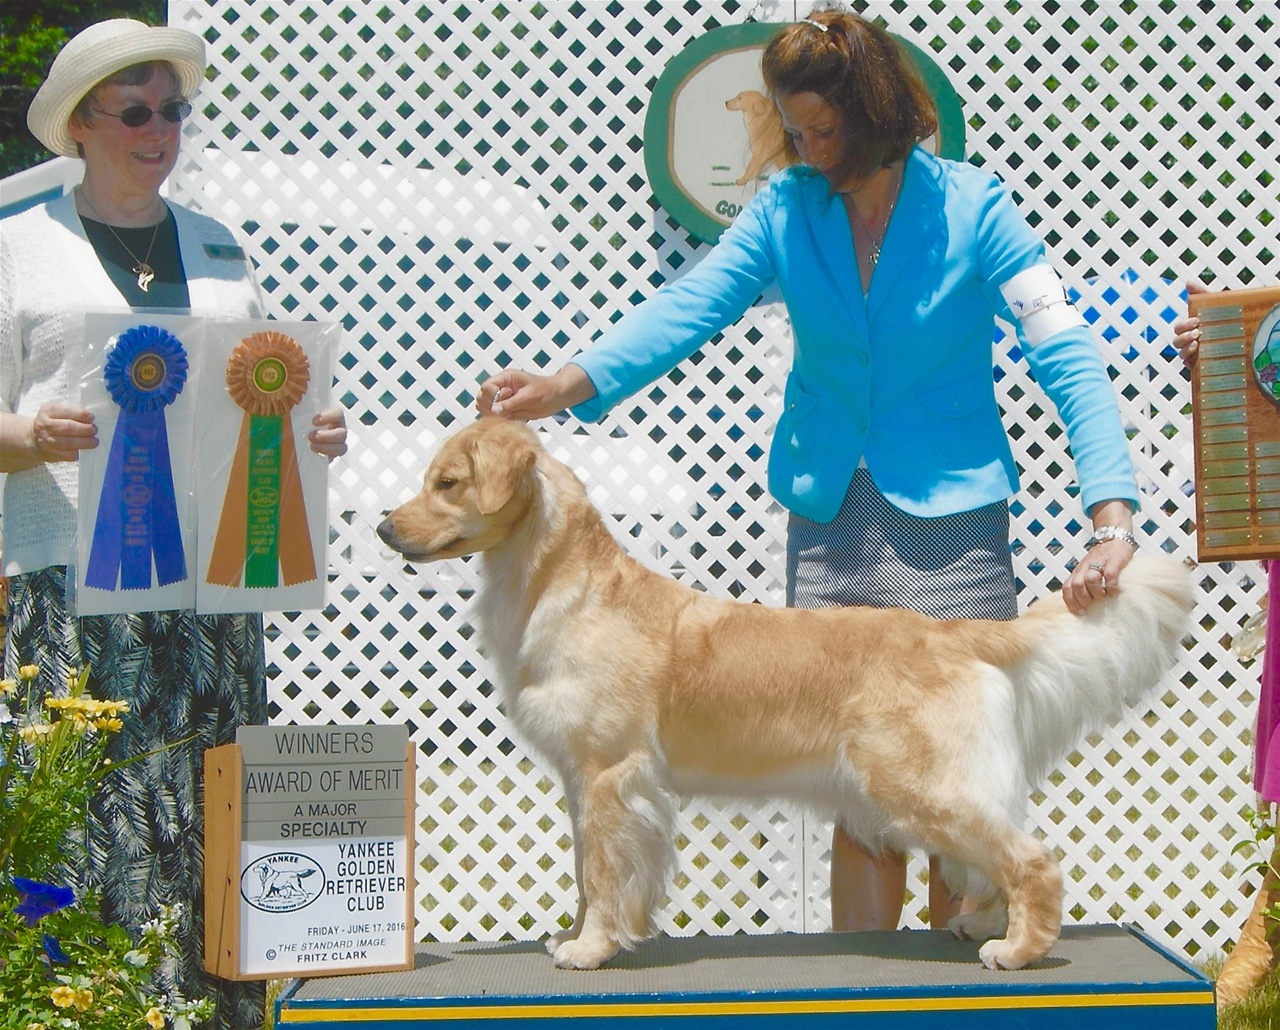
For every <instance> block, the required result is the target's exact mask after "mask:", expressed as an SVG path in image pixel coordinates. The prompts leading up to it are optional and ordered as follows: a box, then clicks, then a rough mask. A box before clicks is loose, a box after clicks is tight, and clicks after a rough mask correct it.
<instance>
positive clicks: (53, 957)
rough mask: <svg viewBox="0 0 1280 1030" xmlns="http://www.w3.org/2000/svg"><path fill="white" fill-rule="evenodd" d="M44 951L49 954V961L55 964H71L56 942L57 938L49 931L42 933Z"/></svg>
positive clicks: (68, 957)
mask: <svg viewBox="0 0 1280 1030" xmlns="http://www.w3.org/2000/svg"><path fill="white" fill-rule="evenodd" d="M43 941H44V953H45V954H46V955H48V956H49V961H50V962H52V963H53V964H54V965H55V966H69V965H71V958H70V956H68V955H67V953H66V952H65V951H63V950H62V945H61V944H59V943H58V938H56V937H55V936H53V934H51V933H47V934H45V935H44V938H43Z"/></svg>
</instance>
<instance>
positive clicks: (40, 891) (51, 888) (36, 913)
mask: <svg viewBox="0 0 1280 1030" xmlns="http://www.w3.org/2000/svg"><path fill="white" fill-rule="evenodd" d="M13 886H14V889H15V890H16V891H17V892H18V904H17V905H16V906H15V907H14V909H13V910H14V911H15V912H16V913H18V915H20V916H22V918H23V919H25V920H26V921H27V925H28V926H35V925H36V923H38V922H40V920H41V919H43V918H44V917H45V916H47V915H49V914H50V913H51V912H57V911H58V909H60V908H66V907H67V906H68V905H70V904H73V903H74V902H75V900H76V894H75V891H73V890H72V889H71V888H70V887H59V886H58V885H57V884H53V883H41V882H40V881H39V880H26V879H23V878H22V877H21V876H15V877H14V878H13Z"/></svg>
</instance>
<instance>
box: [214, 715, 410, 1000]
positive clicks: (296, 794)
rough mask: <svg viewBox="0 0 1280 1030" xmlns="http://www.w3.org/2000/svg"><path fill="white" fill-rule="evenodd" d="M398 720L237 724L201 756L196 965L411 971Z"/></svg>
mask: <svg viewBox="0 0 1280 1030" xmlns="http://www.w3.org/2000/svg"><path fill="white" fill-rule="evenodd" d="M408 737H409V735H408V730H407V729H406V728H405V727H403V726H342V727H339V726H242V727H240V729H239V730H238V731H237V734H236V743H234V744H227V745H225V746H223V747H217V748H210V749H209V750H208V751H206V752H205V761H204V777H205V779H204V785H205V860H204V882H205V954H204V960H205V969H206V970H207V971H208V972H210V973H214V974H216V975H218V976H220V977H223V978H224V979H227V980H258V979H280V978H284V977H290V976H306V977H312V976H331V975H333V974H335V973H353V972H381V971H388V970H402V969H412V968H413V930H414V920H413V898H414V877H413V868H414V858H413V838H414V800H415V795H416V790H417V784H416V780H415V776H414V758H415V756H416V753H417V752H416V749H415V748H414V746H413V743H412V742H411V741H410V740H409V739H408Z"/></svg>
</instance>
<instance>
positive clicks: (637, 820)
mask: <svg viewBox="0 0 1280 1030" xmlns="http://www.w3.org/2000/svg"><path fill="white" fill-rule="evenodd" d="M578 807H579V813H578V815H579V817H578V820H577V825H578V827H579V832H578V842H577V843H578V847H579V850H580V855H581V858H580V861H581V870H582V873H581V877H582V897H583V898H584V899H585V902H586V905H585V909H584V910H583V912H582V915H581V919H580V920H579V921H578V922H577V923H575V928H576V929H577V930H578V933H577V936H576V937H574V938H573V939H571V940H564V941H563V942H561V943H560V944H559V945H558V946H557V947H556V949H555V952H554V957H555V963H556V965H557V966H560V967H561V968H566V969H595V968H597V967H598V966H600V965H601V964H603V963H604V962H607V961H608V960H609V959H611V958H612V957H613V956H614V955H616V954H617V953H618V951H619V949H621V948H627V949H630V948H632V947H634V945H635V944H636V943H637V942H638V941H640V940H643V939H644V938H645V937H647V936H649V935H650V933H651V932H652V920H653V912H654V910H655V909H656V908H657V906H658V904H659V903H660V902H661V901H662V898H663V895H664V894H665V890H666V883H667V876H668V874H669V872H670V870H671V868H672V866H673V865H674V858H675V852H674V847H673V843H672V834H673V829H674V822H675V804H674V802H673V800H672V798H671V796H670V795H669V794H668V793H667V792H666V791H665V790H664V789H663V788H662V786H661V784H660V783H659V782H658V780H657V777H656V775H655V764H654V759H653V756H652V755H650V754H647V753H643V752H641V753H636V754H633V755H630V756H628V757H627V758H626V759H624V760H623V761H621V762H619V763H617V764H616V765H613V766H611V767H609V768H607V769H601V770H596V771H595V772H594V773H592V772H588V773H586V774H585V778H584V783H583V786H582V792H581V795H580V797H579V799H578Z"/></svg>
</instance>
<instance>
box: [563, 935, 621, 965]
mask: <svg viewBox="0 0 1280 1030" xmlns="http://www.w3.org/2000/svg"><path fill="white" fill-rule="evenodd" d="M552 954H553V956H554V958H555V961H556V965H557V966H558V967H559V968H561V969H599V968H600V966H601V965H603V964H604V963H605V962H608V961H609V959H611V958H613V956H614V955H616V954H618V945H617V944H615V943H614V942H613V941H608V940H596V941H590V940H584V939H583V938H581V937H578V938H576V939H574V940H571V941H563V942H562V943H561V944H560V945H559V947H557V948H556V950H555V951H554V952H553V953H552Z"/></svg>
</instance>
